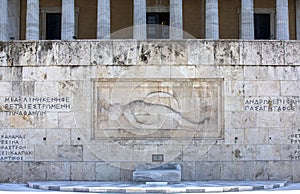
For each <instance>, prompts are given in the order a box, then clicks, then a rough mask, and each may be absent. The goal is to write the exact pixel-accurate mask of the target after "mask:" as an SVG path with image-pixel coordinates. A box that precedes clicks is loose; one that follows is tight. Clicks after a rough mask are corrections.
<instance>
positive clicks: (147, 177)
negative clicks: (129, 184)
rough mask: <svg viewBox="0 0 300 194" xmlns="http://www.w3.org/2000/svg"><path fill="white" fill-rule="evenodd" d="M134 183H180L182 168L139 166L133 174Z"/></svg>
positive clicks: (166, 165) (172, 165)
mask: <svg viewBox="0 0 300 194" xmlns="http://www.w3.org/2000/svg"><path fill="white" fill-rule="evenodd" d="M133 181H135V182H168V183H179V182H181V166H180V165H179V164H164V165H161V166H154V165H139V166H138V167H137V169H136V170H135V171H134V172H133Z"/></svg>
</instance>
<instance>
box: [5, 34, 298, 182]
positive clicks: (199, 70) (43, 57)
mask: <svg viewBox="0 0 300 194" xmlns="http://www.w3.org/2000/svg"><path fill="white" fill-rule="evenodd" d="M299 50H300V44H299V43H297V42H293V41H235V40H226V41H225V40H224V41H223V40H220V41H205V40H176V41H170V40H157V41H136V40H111V41H110V40H103V41H101V40H99V41H98V40H91V41H32V42H31V41H18V42H17V41H14V42H0V137H1V139H0V166H1V169H3V173H0V181H1V182H26V181H30V180H99V181H109V180H126V181H128V180H129V181H130V180H132V171H133V169H134V166H135V165H136V164H141V163H153V161H152V159H153V156H162V159H163V161H164V163H167V162H171V161H172V162H177V163H179V164H181V165H182V168H183V171H182V180H246V179H247V180H278V179H284V180H289V181H300V170H299V168H298V166H299V159H300V105H299V104H300V84H299V83H300V81H299V79H300V55H299ZM154 163H156V162H154ZM6 172H7V173H6ZM8 172H10V173H8ZM11 172H13V173H11Z"/></svg>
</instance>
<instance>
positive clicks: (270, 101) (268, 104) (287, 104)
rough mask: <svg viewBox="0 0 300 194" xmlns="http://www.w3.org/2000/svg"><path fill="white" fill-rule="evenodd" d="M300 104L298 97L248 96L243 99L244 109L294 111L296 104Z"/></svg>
mask: <svg viewBox="0 0 300 194" xmlns="http://www.w3.org/2000/svg"><path fill="white" fill-rule="evenodd" d="M298 104H300V98H299V97H298V96H297V97H295V96H293V97H279V98H267V97H257V98H254V97H249V98H246V99H245V101H244V108H245V111H257V112H292V111H296V106H297V105H298Z"/></svg>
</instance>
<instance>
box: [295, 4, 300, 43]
mask: <svg viewBox="0 0 300 194" xmlns="http://www.w3.org/2000/svg"><path fill="white" fill-rule="evenodd" d="M296 36H297V40H300V0H296Z"/></svg>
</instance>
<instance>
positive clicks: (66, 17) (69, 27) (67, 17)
mask: <svg viewBox="0 0 300 194" xmlns="http://www.w3.org/2000/svg"><path fill="white" fill-rule="evenodd" d="M74 36H75V4H74V0H62V23H61V39H62V40H72V39H73V37H74Z"/></svg>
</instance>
